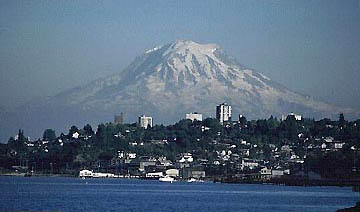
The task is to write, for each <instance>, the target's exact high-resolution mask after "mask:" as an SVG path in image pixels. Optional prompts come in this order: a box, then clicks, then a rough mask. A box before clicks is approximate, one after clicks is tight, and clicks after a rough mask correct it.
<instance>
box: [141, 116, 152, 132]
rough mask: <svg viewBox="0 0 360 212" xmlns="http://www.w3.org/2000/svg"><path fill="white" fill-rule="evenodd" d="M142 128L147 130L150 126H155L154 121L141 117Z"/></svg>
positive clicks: (150, 118) (147, 117)
mask: <svg viewBox="0 0 360 212" xmlns="http://www.w3.org/2000/svg"><path fill="white" fill-rule="evenodd" d="M139 124H140V127H142V128H145V129H147V127H148V126H150V127H152V126H153V119H152V117H150V116H145V115H142V116H140V117H139Z"/></svg>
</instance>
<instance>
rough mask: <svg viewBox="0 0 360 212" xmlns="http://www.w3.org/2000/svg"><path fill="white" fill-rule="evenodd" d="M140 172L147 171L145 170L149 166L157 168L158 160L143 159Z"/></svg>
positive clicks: (140, 163)
mask: <svg viewBox="0 0 360 212" xmlns="http://www.w3.org/2000/svg"><path fill="white" fill-rule="evenodd" d="M139 165H140V167H139V171H142V172H143V171H145V168H146V167H148V166H155V165H156V159H155V158H152V157H141V159H140V162H139Z"/></svg>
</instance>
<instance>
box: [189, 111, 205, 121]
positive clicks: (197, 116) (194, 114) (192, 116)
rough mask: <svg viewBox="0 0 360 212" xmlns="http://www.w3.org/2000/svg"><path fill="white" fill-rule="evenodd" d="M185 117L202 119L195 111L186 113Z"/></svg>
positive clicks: (193, 119)
mask: <svg viewBox="0 0 360 212" xmlns="http://www.w3.org/2000/svg"><path fill="white" fill-rule="evenodd" d="M185 118H186V119H190V120H191V121H195V120H196V121H202V114H199V113H197V112H194V113H187V114H186V116H185Z"/></svg>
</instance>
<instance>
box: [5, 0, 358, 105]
mask: <svg viewBox="0 0 360 212" xmlns="http://www.w3.org/2000/svg"><path fill="white" fill-rule="evenodd" d="M176 39H191V40H194V41H196V42H199V43H217V44H219V45H220V46H222V47H223V48H224V49H225V50H226V51H227V52H228V53H230V54H231V55H233V56H234V57H235V58H237V59H238V61H239V62H240V63H242V64H243V65H245V66H247V67H250V68H253V69H255V70H257V71H260V72H262V73H264V74H266V75H267V76H269V77H271V78H272V79H273V80H275V81H278V82H280V83H282V84H284V85H285V86H287V87H288V88H290V89H292V90H295V91H298V92H301V93H304V94H310V95H312V96H315V97H317V98H320V99H322V100H325V101H327V102H330V103H334V104H337V105H341V106H348V107H354V108H358V109H360V84H359V80H360V1H358V0H346V1H343V0H338V1H334V0H313V1H310V0H309V1H305V0H302V1H287V0H286V1H280V0H256V1H253V0H249V1H242V0H236V1H210V0H209V1H205V0H204V1H146V0H144V1H85V0H83V1H16V0H15V1H14V0H8V1H6V0H2V1H0V47H1V48H0V107H2V108H5V109H6V108H8V107H13V106H14V105H19V104H22V103H24V102H27V101H29V100H31V99H33V98H37V97H44V96H49V95H54V94H56V93H58V92H61V91H63V90H65V89H69V88H72V87H74V86H77V85H82V84H85V83H88V82H90V81H91V80H94V79H97V78H99V77H104V76H107V75H110V74H112V73H116V72H120V71H121V70H122V69H123V68H125V67H126V66H127V65H128V64H129V63H130V62H131V61H132V60H133V59H134V58H135V57H136V56H138V55H140V54H141V53H143V52H144V51H145V50H146V49H150V48H152V47H154V46H157V45H161V44H166V43H169V42H172V41H174V40H176Z"/></svg>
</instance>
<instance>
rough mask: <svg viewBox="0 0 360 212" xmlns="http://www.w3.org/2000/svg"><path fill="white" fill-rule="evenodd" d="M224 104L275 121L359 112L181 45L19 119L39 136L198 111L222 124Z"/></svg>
mask: <svg viewBox="0 0 360 212" xmlns="http://www.w3.org/2000/svg"><path fill="white" fill-rule="evenodd" d="M222 102H227V103H229V104H231V105H232V106H233V117H234V119H237V118H236V116H237V115H238V114H239V113H240V114H243V115H245V116H246V117H248V118H267V117H269V116H270V115H274V116H278V117H279V116H281V115H282V114H286V113H288V112H296V113H300V114H302V115H304V116H307V117H315V118H318V117H324V116H326V117H334V116H337V115H338V114H339V113H340V112H344V113H353V112H354V111H353V110H351V109H341V108H338V107H335V106H332V105H329V104H326V103H324V102H320V101H316V100H314V99H313V98H311V97H309V96H304V95H301V94H298V93H296V92H293V91H290V90H289V89H287V88H285V87H284V86H282V85H280V84H278V83H276V82H274V81H272V80H271V79H270V78H268V77H266V76H265V75H263V74H261V73H259V72H256V71H254V70H251V69H247V68H245V67H244V66H242V65H241V64H239V63H238V62H237V61H236V60H235V59H233V58H232V57H230V56H229V55H227V54H226V53H225V52H224V51H223V50H222V49H221V48H220V47H219V46H218V45H215V44H198V43H195V42H193V41H187V40H177V41H176V42H174V43H171V44H167V45H163V46H158V47H155V48H154V49H151V50H148V51H146V52H145V53H144V54H143V55H141V56H139V57H137V58H136V59H135V60H134V62H133V63H131V64H130V66H129V67H128V68H126V69H125V70H123V71H122V72H120V73H118V74H115V75H112V76H109V77H106V78H102V79H99V80H96V81H93V82H91V83H89V84H87V85H85V86H82V87H77V88H74V89H72V90H69V91H66V92H63V93H61V94H59V95H56V96H54V97H51V98H48V99H44V100H43V101H41V102H39V103H37V104H30V105H28V106H26V107H24V108H22V109H21V110H22V111H26V117H23V115H21V114H20V115H19V114H18V115H19V116H20V117H22V119H23V120H22V121H23V122H24V123H27V120H32V121H36V122H37V123H36V124H35V127H37V128H38V130H36V131H37V132H38V131H39V128H40V130H43V129H44V128H49V127H50V128H51V127H53V128H58V129H61V130H64V127H65V126H67V127H69V125H70V124H78V125H79V126H82V125H84V124H86V123H94V124H95V123H99V122H106V121H111V120H112V118H113V115H114V114H118V113H120V112H124V114H125V119H126V121H129V122H134V121H135V120H136V117H137V116H139V115H141V114H146V115H150V116H153V117H154V120H155V123H158V124H159V123H165V124H168V123H173V122H176V121H178V120H179V119H182V118H184V116H185V113H188V112H194V111H197V112H199V113H202V114H203V115H204V116H205V117H214V116H215V106H216V105H217V104H220V103H222ZM39 113H40V114H42V115H40V117H42V118H41V119H40V120H39V118H38V117H37V116H39ZM18 120H19V119H18ZM24 123H22V124H24ZM19 125H20V126H18V127H22V126H24V127H23V128H25V129H26V128H29V129H33V128H34V127H33V125H29V124H28V125H26V124H25V125H21V124H19ZM34 130H35V129H34ZM31 132H32V131H31ZM34 132H35V131H34ZM40 132H41V131H40Z"/></svg>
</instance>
